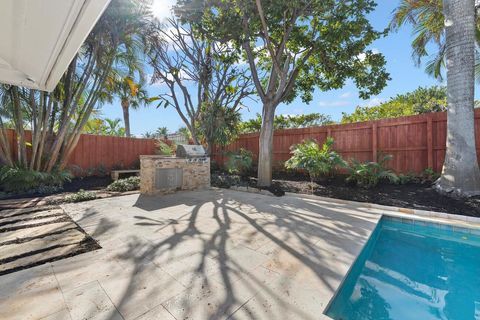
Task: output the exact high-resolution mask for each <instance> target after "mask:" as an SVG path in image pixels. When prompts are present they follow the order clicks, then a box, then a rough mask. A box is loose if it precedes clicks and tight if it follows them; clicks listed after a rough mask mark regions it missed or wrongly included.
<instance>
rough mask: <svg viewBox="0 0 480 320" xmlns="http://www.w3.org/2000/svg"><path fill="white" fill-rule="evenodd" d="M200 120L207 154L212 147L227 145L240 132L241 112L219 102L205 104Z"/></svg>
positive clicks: (199, 126)
mask: <svg viewBox="0 0 480 320" xmlns="http://www.w3.org/2000/svg"><path fill="white" fill-rule="evenodd" d="M199 120H200V121H199V122H198V127H197V130H198V133H199V136H200V137H202V140H203V141H205V143H206V145H207V154H211V153H212V147H213V146H214V145H217V146H226V145H227V144H229V143H230V142H232V141H233V140H234V139H235V138H236V137H237V136H238V134H239V130H238V129H239V123H240V112H239V111H238V110H237V109H236V108H228V107H224V106H221V105H219V104H216V103H215V104H210V103H208V104H204V105H203V106H202V112H201V113H200V118H199Z"/></svg>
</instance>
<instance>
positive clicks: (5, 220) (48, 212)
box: [0, 208, 65, 228]
mask: <svg viewBox="0 0 480 320" xmlns="http://www.w3.org/2000/svg"><path fill="white" fill-rule="evenodd" d="M54 214H56V215H65V213H64V212H63V210H62V209H60V208H52V209H50V210H41V211H31V212H25V213H20V214H14V215H11V216H8V217H2V216H1V213H0V225H6V224H7V223H9V222H12V221H16V220H27V219H34V218H38V217H41V216H48V215H54ZM2 228H3V227H2Z"/></svg>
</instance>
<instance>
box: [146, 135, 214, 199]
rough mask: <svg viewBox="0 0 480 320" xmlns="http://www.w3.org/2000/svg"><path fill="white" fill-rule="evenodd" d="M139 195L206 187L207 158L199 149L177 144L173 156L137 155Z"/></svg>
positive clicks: (208, 183)
mask: <svg viewBox="0 0 480 320" xmlns="http://www.w3.org/2000/svg"><path fill="white" fill-rule="evenodd" d="M140 179H141V182H140V192H141V193H142V194H151V195H153V194H165V193H172V192H175V191H177V190H197V189H206V188H209V187H210V158H209V157H207V156H206V155H205V150H204V149H203V147H202V146H192V145H179V146H178V147H177V155H176V156H163V155H142V156H140Z"/></svg>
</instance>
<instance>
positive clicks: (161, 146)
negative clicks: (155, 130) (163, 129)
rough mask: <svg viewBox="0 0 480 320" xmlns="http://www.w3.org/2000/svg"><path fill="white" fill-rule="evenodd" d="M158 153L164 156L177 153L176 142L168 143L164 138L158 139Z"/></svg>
mask: <svg viewBox="0 0 480 320" xmlns="http://www.w3.org/2000/svg"><path fill="white" fill-rule="evenodd" d="M156 147H157V154H160V155H163V156H171V155H174V154H175V150H176V146H175V145H174V144H168V143H166V142H165V141H164V140H162V138H159V139H157V141H156Z"/></svg>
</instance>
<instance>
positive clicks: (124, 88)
mask: <svg viewBox="0 0 480 320" xmlns="http://www.w3.org/2000/svg"><path fill="white" fill-rule="evenodd" d="M144 83H145V81H144V80H143V79H140V82H138V83H135V82H134V80H133V79H132V78H131V77H129V76H127V77H124V78H123V79H120V80H119V81H118V82H117V84H116V86H115V87H116V89H115V92H114V94H115V95H116V96H117V97H118V98H119V99H120V104H121V106H122V111H123V122H124V124H125V135H126V136H127V137H130V136H131V132H130V108H132V109H138V108H139V107H140V106H142V105H146V104H147V103H148V93H147V91H146V90H145V88H144Z"/></svg>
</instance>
